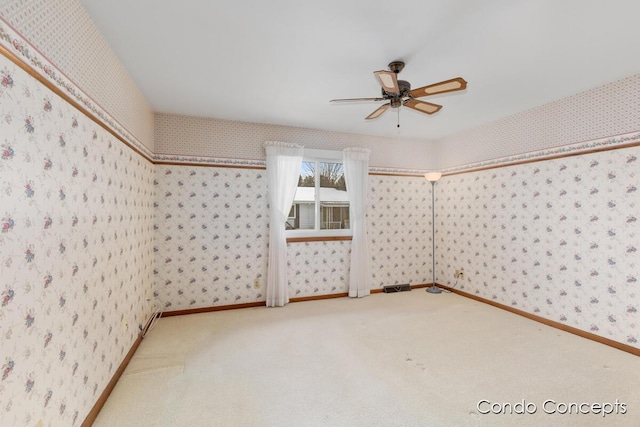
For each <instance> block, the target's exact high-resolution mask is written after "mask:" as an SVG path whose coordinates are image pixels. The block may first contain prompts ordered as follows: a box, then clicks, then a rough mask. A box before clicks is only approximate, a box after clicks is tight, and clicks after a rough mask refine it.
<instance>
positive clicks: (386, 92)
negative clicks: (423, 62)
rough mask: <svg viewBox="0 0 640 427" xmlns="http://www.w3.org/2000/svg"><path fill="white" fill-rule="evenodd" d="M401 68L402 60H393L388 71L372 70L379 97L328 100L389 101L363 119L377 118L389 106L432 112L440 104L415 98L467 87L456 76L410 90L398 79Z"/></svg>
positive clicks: (465, 83) (438, 109)
mask: <svg viewBox="0 0 640 427" xmlns="http://www.w3.org/2000/svg"><path fill="white" fill-rule="evenodd" d="M403 68H404V62H402V61H393V62H391V63H390V64H389V70H390V71H386V70H381V71H374V72H373V74H374V75H375V76H376V78H377V79H378V82H379V83H380V86H381V87H382V96H381V97H378V98H344V99H332V100H331V101H330V102H343V101H389V102H387V103H386V104H383V105H382V106H380V107H378V108H377V109H376V110H375V111H374V112H373V113H371V114H369V115H368V116H367V117H365V120H372V119H377V118H378V117H380V116H381V115H382V114H383V113H384V112H386V111H387V110H388V109H389V108H400V107H401V106H405V107H408V108H411V109H413V110H416V111H419V112H421V113H424V114H434V113H437V112H438V111H440V109H441V108H442V105H438V104H432V103H430V102H425V101H420V100H418V99H416V98H422V97H424V96H430V95H437V94H440V93H446V92H455V91H458V90H464V89H466V87H467V82H466V81H465V80H464V79H463V78H462V77H456V78H455V79H451V80H445V81H442V82H440V83H434V84H431V85H428V86H423V87H420V88H418V89H413V90H411V83H409V82H408V81H405V80H398V73H399V72H400V71H402V69H403ZM398 127H400V124H398Z"/></svg>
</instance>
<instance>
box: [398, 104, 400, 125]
mask: <svg viewBox="0 0 640 427" xmlns="http://www.w3.org/2000/svg"><path fill="white" fill-rule="evenodd" d="M398 127H400V108H398Z"/></svg>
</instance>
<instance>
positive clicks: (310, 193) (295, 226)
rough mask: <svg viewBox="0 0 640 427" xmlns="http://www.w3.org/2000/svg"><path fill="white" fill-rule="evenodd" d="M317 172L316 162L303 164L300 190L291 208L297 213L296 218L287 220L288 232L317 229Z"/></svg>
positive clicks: (297, 191) (298, 189) (299, 183)
mask: <svg viewBox="0 0 640 427" xmlns="http://www.w3.org/2000/svg"><path fill="white" fill-rule="evenodd" d="M315 170H316V163H315V162H302V166H301V168H300V178H298V188H297V189H296V195H295V196H294V198H293V206H292V207H291V210H292V211H293V212H295V218H292V217H291V215H290V217H289V218H288V219H287V223H286V224H285V227H286V229H287V230H313V229H314V227H315V221H316V209H315V206H316V204H315V197H316V196H315V193H316V189H315V186H316V180H315Z"/></svg>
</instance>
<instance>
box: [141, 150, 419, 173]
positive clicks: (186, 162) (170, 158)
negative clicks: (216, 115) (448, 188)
mask: <svg viewBox="0 0 640 427" xmlns="http://www.w3.org/2000/svg"><path fill="white" fill-rule="evenodd" d="M153 163H154V164H156V165H164V166H209V167H228V168H238V169H266V168H267V162H266V161H265V160H256V159H231V158H223V157H205V156H182V155H176V154H156V155H154V157H153ZM429 171H430V170H426V169H425V170H416V169H399V168H383V167H377V166H371V167H369V175H384V176H409V177H419V176H422V175H424V174H425V173H427V172H429Z"/></svg>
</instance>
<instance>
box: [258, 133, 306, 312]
mask: <svg viewBox="0 0 640 427" xmlns="http://www.w3.org/2000/svg"><path fill="white" fill-rule="evenodd" d="M265 150H266V152H267V185H268V195H269V266H268V271H267V307H281V306H283V305H285V304H286V303H288V302H289V294H288V283H287V240H286V236H285V230H284V223H285V221H286V220H287V215H288V214H289V210H290V209H291V204H292V203H293V198H294V196H295V194H296V188H297V186H298V177H299V176H300V166H301V164H302V151H303V148H302V146H300V145H297V144H287V143H284V142H267V143H265Z"/></svg>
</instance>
